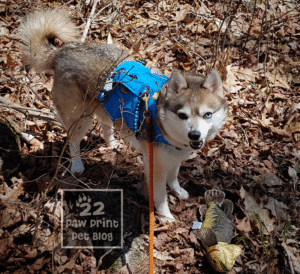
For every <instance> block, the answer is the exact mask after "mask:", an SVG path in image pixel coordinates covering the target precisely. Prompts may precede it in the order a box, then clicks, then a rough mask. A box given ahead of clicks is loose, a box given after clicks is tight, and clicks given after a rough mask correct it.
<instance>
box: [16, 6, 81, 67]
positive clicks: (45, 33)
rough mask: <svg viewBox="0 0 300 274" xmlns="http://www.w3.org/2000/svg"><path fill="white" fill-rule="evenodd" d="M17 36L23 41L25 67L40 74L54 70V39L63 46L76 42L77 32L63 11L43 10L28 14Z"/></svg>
mask: <svg viewBox="0 0 300 274" xmlns="http://www.w3.org/2000/svg"><path fill="white" fill-rule="evenodd" d="M19 35H20V37H21V39H22V41H23V51H24V58H23V63H24V65H26V66H29V67H33V68H35V70H36V71H38V72H41V71H45V70H53V69H54V57H55V53H54V52H55V50H56V49H57V47H55V39H56V38H57V39H59V40H60V41H61V42H63V43H64V44H67V43H70V42H76V41H78V37H79V34H78V31H77V29H76V26H75V25H74V24H73V23H72V22H71V20H70V18H69V15H68V13H67V12H66V11H64V10H57V9H54V10H45V11H38V12H35V13H32V14H29V15H28V16H27V17H25V18H24V20H23V21H22V23H21V25H20V28H19Z"/></svg>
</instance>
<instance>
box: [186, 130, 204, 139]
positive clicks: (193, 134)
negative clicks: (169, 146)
mask: <svg viewBox="0 0 300 274" xmlns="http://www.w3.org/2000/svg"><path fill="white" fill-rule="evenodd" d="M188 136H189V138H190V139H191V140H192V141H198V140H199V138H200V136H201V133H200V131H198V130H192V131H190V132H189V134H188Z"/></svg>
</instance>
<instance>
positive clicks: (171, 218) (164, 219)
mask: <svg viewBox="0 0 300 274" xmlns="http://www.w3.org/2000/svg"><path fill="white" fill-rule="evenodd" d="M160 220H161V221H162V222H163V223H164V224H166V223H168V222H169V223H174V222H176V219H175V218H174V216H173V215H172V214H168V216H164V217H160Z"/></svg>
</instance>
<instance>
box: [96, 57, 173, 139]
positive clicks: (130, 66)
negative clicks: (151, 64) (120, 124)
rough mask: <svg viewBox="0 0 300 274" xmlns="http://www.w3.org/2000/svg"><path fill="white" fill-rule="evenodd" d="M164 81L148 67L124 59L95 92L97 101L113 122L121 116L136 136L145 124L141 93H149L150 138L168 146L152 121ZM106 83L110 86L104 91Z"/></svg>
mask: <svg viewBox="0 0 300 274" xmlns="http://www.w3.org/2000/svg"><path fill="white" fill-rule="evenodd" d="M168 80H169V77H167V76H164V75H158V74H156V73H151V72H150V69H149V68H147V67H145V66H143V65H142V64H140V63H138V62H135V61H125V62H123V63H122V64H121V65H119V66H118V67H117V68H116V69H115V70H114V72H113V73H112V74H111V75H110V76H109V77H108V79H107V82H106V83H107V84H106V85H105V87H104V89H103V90H102V91H101V92H100V93H99V94H98V100H99V101H100V102H103V105H104V108H105V111H106V112H107V113H108V115H109V116H110V118H111V120H112V121H113V122H115V121H116V120H117V119H119V118H120V117H123V119H124V121H125V123H126V125H127V126H128V127H129V128H130V130H131V131H133V132H134V133H136V135H137V137H138V136H139V134H140V132H141V130H142V129H145V127H146V126H145V123H144V120H145V119H144V118H145V117H144V115H143V113H144V110H145V103H144V101H143V97H144V95H145V94H146V95H150V98H149V100H148V108H149V110H150V112H151V115H152V121H153V130H154V141H155V142H160V143H164V144H166V145H170V144H169V143H168V142H167V141H166V140H165V139H164V137H163V136H162V134H161V132H160V130H159V128H158V126H157V125H156V122H155V118H156V112H157V110H156V105H157V99H158V95H159V92H160V90H161V88H162V86H163V85H164V84H165V83H166V82H167V81H168ZM109 83H112V89H110V88H108V90H106V86H107V85H109ZM121 86H122V87H121Z"/></svg>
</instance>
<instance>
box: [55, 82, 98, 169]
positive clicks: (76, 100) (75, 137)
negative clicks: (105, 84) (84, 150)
mask: <svg viewBox="0 0 300 274" xmlns="http://www.w3.org/2000/svg"><path fill="white" fill-rule="evenodd" d="M52 91H53V99H54V100H53V102H54V105H55V108H56V111H57V114H58V116H59V118H60V120H61V122H62V123H63V125H64V126H65V128H66V130H67V132H68V138H69V145H70V153H71V157H72V158H71V162H72V166H71V172H72V173H82V172H83V171H84V166H83V163H82V161H81V157H80V141H81V140H82V138H83V137H84V135H85V134H86V132H87V131H88V129H89V127H90V126H91V124H92V117H93V115H94V113H93V112H94V110H95V104H93V103H92V102H91V103H89V104H87V103H83V100H82V95H81V94H82V93H81V92H82V91H81V90H80V88H79V87H78V86H77V85H69V86H66V85H59V84H58V83H57V82H54V86H53V89H52Z"/></svg>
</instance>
